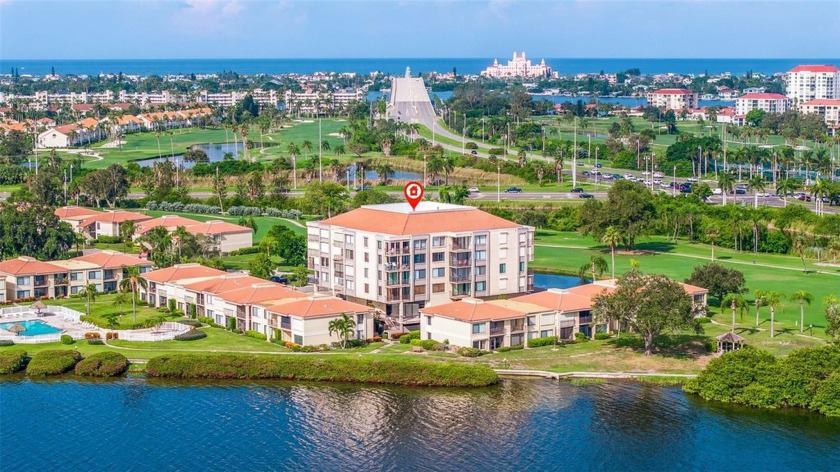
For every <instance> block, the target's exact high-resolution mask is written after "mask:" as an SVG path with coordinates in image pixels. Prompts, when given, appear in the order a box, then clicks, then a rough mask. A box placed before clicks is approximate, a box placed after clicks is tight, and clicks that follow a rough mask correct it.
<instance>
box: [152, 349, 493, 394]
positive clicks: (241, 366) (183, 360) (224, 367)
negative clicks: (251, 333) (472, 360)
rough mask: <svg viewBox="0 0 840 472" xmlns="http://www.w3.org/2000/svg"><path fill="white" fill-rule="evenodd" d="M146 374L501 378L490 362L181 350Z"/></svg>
mask: <svg viewBox="0 0 840 472" xmlns="http://www.w3.org/2000/svg"><path fill="white" fill-rule="evenodd" d="M309 347H310V348H313V349H314V347H312V346H309ZM301 349H303V348H301ZM146 374H147V375H148V376H150V377H168V378H185V379H294V380H314V381H335V382H366V383H377V384H393V385H413V386H437V387H480V386H486V385H491V384H494V383H496V382H498V376H497V375H496V373H495V372H493V370H492V369H490V368H488V367H486V366H480V365H473V364H461V363H450V362H435V361H427V360H422V359H416V358H410V357H406V358H389V359H380V358H376V357H372V356H362V357H359V356H355V355H350V356H347V355H333V356H317V357H313V356H271V355H253V354H201V355H192V354H178V355H167V356H160V357H155V358H153V359H151V360H150V361H149V363H148V364H146Z"/></svg>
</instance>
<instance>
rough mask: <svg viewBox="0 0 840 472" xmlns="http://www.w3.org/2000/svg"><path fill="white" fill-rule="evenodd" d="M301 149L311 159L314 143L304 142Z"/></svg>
mask: <svg viewBox="0 0 840 472" xmlns="http://www.w3.org/2000/svg"><path fill="white" fill-rule="evenodd" d="M300 147H301V149H303V150H304V151H306V156H307V157H309V153H310V152H311V151H312V141H309V140H308V139H306V140H304V141H303V144H301V145H300Z"/></svg>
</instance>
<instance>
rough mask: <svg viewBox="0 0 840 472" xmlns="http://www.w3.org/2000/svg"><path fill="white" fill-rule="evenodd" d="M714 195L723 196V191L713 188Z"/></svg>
mask: <svg viewBox="0 0 840 472" xmlns="http://www.w3.org/2000/svg"><path fill="white" fill-rule="evenodd" d="M712 195H723V190H721V189H719V188H713V189H712Z"/></svg>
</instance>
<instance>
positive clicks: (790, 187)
mask: <svg viewBox="0 0 840 472" xmlns="http://www.w3.org/2000/svg"><path fill="white" fill-rule="evenodd" d="M797 188H798V185H796V181H794V180H792V179H784V180H782V181H781V182H779V184H778V185H776V195H778V196H780V197H782V201H783V202H785V206H787V196H788V194H791V193H793V192H795V191H796V189H797Z"/></svg>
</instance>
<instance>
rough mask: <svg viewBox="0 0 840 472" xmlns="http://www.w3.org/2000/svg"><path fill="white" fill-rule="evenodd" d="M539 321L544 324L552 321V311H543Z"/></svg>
mask: <svg viewBox="0 0 840 472" xmlns="http://www.w3.org/2000/svg"><path fill="white" fill-rule="evenodd" d="M540 323H541V324H544V325H547V324H552V323H554V313H543V314H542V316H541V317H540Z"/></svg>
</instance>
